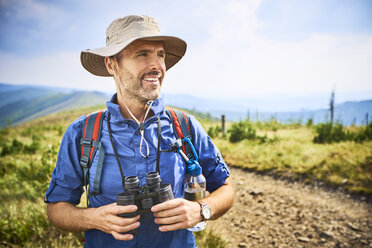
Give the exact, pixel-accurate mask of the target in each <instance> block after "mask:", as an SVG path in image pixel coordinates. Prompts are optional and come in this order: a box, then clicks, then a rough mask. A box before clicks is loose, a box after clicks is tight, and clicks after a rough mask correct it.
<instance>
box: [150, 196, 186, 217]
mask: <svg viewBox="0 0 372 248" xmlns="http://www.w3.org/2000/svg"><path fill="white" fill-rule="evenodd" d="M182 200H183V199H182V198H176V199H172V200H169V201H166V202H163V203H160V204H157V205H155V206H153V207H152V208H151V211H152V212H154V213H155V212H159V211H162V210H166V209H171V208H176V207H178V206H180V205H181V204H182Z"/></svg>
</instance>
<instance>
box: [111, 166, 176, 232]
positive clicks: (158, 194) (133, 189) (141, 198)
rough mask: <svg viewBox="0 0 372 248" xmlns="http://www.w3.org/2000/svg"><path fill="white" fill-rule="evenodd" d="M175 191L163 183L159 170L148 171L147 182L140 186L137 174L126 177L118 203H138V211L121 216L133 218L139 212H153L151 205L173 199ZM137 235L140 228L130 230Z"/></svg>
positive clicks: (123, 204)
mask: <svg viewBox="0 0 372 248" xmlns="http://www.w3.org/2000/svg"><path fill="white" fill-rule="evenodd" d="M173 198H174V196H173V191H172V187H171V185H170V184H168V183H167V184H161V179H160V176H159V173H158V172H156V171H155V172H148V173H146V184H145V185H143V186H142V187H140V186H139V180H138V177H137V176H130V177H126V178H125V181H124V192H121V193H119V194H118V195H117V196H116V201H117V204H118V205H121V206H126V205H136V206H137V211H135V212H132V213H123V214H119V216H120V217H124V218H133V217H135V216H137V215H138V214H140V215H143V214H148V213H151V207H152V206H154V205H156V204H159V203H162V202H165V201H169V200H171V199H173ZM128 233H130V234H133V235H136V234H137V233H138V230H137V229H135V230H132V231H130V232H128Z"/></svg>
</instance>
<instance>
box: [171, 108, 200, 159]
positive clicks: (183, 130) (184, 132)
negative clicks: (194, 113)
mask: <svg viewBox="0 0 372 248" xmlns="http://www.w3.org/2000/svg"><path fill="white" fill-rule="evenodd" d="M166 113H167V115H168V116H169V118H170V119H171V121H172V125H173V129H174V130H175V131H176V133H175V135H176V138H177V139H181V140H182V139H183V138H189V139H190V140H191V142H192V141H193V140H192V135H191V129H190V126H189V122H190V117H189V116H188V115H186V114H185V113H184V112H182V111H178V110H167V111H166ZM182 150H183V152H184V153H185V154H186V156H187V157H188V158H189V159H191V160H192V159H194V155H193V152H192V149H191V147H190V145H189V144H188V143H187V142H184V143H183V144H182Z"/></svg>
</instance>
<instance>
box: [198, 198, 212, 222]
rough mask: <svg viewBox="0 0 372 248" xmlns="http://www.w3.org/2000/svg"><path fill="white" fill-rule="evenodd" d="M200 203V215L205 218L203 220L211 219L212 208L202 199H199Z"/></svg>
mask: <svg viewBox="0 0 372 248" xmlns="http://www.w3.org/2000/svg"><path fill="white" fill-rule="evenodd" d="M198 203H199V205H200V207H201V210H200V215H201V217H202V218H203V221H206V220H209V219H210V218H211V216H212V211H211V208H210V207H209V206H208V205H207V204H205V203H204V202H202V201H198Z"/></svg>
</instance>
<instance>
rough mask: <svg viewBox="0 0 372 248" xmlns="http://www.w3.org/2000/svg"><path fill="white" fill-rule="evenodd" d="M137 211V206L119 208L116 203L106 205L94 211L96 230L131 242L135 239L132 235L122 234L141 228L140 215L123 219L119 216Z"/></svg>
mask: <svg viewBox="0 0 372 248" xmlns="http://www.w3.org/2000/svg"><path fill="white" fill-rule="evenodd" d="M136 210H137V206H135V205H128V206H119V205H117V204H116V203H112V204H109V205H105V206H102V207H99V208H96V209H95V211H94V214H95V216H94V219H95V225H96V227H95V228H96V229H99V230H101V231H103V232H105V233H110V234H112V236H114V238H115V239H118V240H131V239H133V235H132V234H121V233H125V232H128V231H130V230H133V229H136V228H138V227H139V226H140V223H139V222H138V219H139V218H140V216H139V215H137V216H136V217H133V218H123V217H119V216H117V215H118V214H123V213H132V212H134V211H136Z"/></svg>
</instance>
